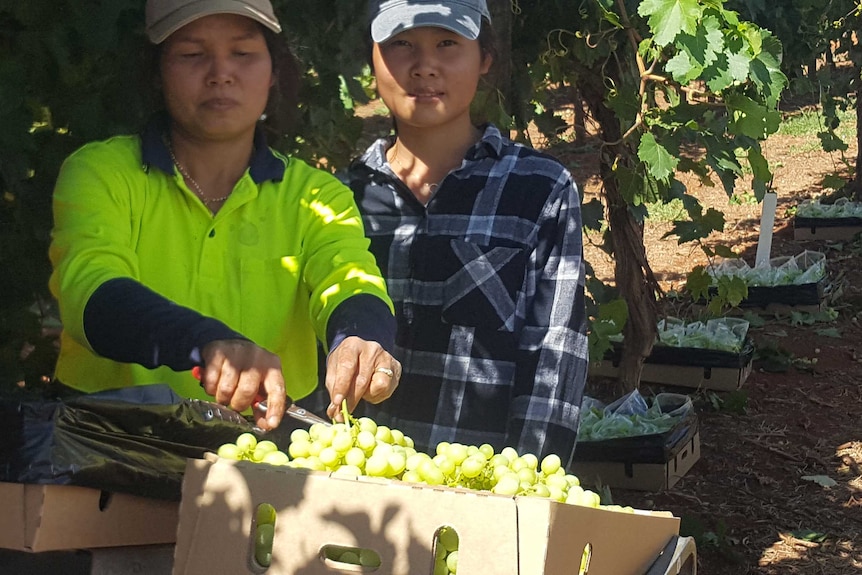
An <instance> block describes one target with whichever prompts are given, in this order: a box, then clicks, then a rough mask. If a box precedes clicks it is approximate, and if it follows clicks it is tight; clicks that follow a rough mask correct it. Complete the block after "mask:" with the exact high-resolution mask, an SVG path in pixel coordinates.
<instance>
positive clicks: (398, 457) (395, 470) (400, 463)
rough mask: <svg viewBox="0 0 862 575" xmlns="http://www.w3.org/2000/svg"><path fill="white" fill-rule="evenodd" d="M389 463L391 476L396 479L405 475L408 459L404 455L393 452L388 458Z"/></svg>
mask: <svg viewBox="0 0 862 575" xmlns="http://www.w3.org/2000/svg"><path fill="white" fill-rule="evenodd" d="M387 461H388V462H389V474H388V475H389V476H390V477H396V476H398V475H401V474H402V473H404V468H405V466H406V465H407V458H406V457H404V454H403V453H398V452H392V453H391V454H389V457H388V458H387Z"/></svg>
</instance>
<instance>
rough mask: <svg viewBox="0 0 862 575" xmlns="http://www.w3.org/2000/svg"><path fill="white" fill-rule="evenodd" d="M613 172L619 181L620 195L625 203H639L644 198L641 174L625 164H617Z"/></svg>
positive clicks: (637, 204) (635, 204)
mask: <svg viewBox="0 0 862 575" xmlns="http://www.w3.org/2000/svg"><path fill="white" fill-rule="evenodd" d="M614 172H615V173H616V176H617V182H618V183H619V191H620V195H621V196H622V197H623V199H625V201H626V203H627V204H630V205H632V206H639V205H641V204H642V203H643V199H644V198H643V195H644V180H643V176H641V175H640V174H638V173H637V172H635V171H634V170H631V169H629V168H626V167H625V166H617V167H616V169H615V170H614Z"/></svg>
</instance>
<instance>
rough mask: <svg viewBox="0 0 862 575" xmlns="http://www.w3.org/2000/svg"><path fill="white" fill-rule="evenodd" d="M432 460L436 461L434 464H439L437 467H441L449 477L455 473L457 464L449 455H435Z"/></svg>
mask: <svg viewBox="0 0 862 575" xmlns="http://www.w3.org/2000/svg"><path fill="white" fill-rule="evenodd" d="M431 461H433V462H434V465H436V466H437V469H439V470H440V471H441V472H442V473H443V475H446V476H447V477H448V476H450V475H452V474H453V473H455V467H456V464H455V462H454V461H452V459H450V458H449V456H448V455H443V454H441V455H435V456H434V458H433V459H432V460H431Z"/></svg>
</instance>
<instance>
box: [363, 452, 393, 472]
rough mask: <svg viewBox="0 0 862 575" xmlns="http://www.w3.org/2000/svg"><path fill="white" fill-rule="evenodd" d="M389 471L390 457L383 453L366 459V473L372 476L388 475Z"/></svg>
mask: <svg viewBox="0 0 862 575" xmlns="http://www.w3.org/2000/svg"><path fill="white" fill-rule="evenodd" d="M388 472H389V459H388V458H387V457H385V456H383V455H372V456H371V457H369V458H368V459H366V460H365V473H367V474H368V475H370V476H371V477H386V474H387V473H388Z"/></svg>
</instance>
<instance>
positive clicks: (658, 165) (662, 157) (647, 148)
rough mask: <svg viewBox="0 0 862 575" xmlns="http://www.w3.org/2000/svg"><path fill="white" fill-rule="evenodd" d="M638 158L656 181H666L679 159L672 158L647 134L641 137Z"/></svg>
mask: <svg viewBox="0 0 862 575" xmlns="http://www.w3.org/2000/svg"><path fill="white" fill-rule="evenodd" d="M638 158H640V160H641V161H642V162H644V163H645V164H646V165H647V166H648V167H649V171H650V174H652V176H653V177H654V178H655V179H657V180H667V178H668V177H669V176H670V175H671V174H672V173H673V171H674V170H675V169H676V166H677V164H678V163H679V159H678V158H675V157H674V156H672V155H671V154H670V152H668V151H667V150H666V149H665V147H664V146H662V145H661V144H659V143H658V142H657V141H656V139H655V136H654V135H652V134H651V133H649V132H645V133H644V134H643V136H641V142H640V145H639V146H638Z"/></svg>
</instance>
